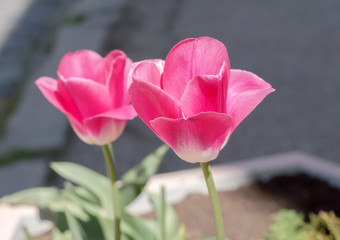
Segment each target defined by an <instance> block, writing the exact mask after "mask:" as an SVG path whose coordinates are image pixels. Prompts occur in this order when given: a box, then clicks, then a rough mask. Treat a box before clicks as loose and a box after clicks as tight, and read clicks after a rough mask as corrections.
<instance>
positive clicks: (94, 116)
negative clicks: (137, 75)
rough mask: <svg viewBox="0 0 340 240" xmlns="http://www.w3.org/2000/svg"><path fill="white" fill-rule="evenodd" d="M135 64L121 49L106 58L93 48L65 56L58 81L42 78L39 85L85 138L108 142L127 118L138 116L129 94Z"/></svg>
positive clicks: (101, 142)
mask: <svg viewBox="0 0 340 240" xmlns="http://www.w3.org/2000/svg"><path fill="white" fill-rule="evenodd" d="M131 64H132V62H131V60H130V59H129V58H127V56H126V55H125V54H124V53H123V52H122V51H119V50H114V51H111V52H110V53H109V54H108V55H107V56H106V57H105V58H103V57H101V56H100V55H99V54H97V53H96V52H93V51H90V50H79V51H77V52H75V53H72V52H71V53H67V54H66V55H65V56H64V57H63V58H62V59H61V61H60V64H59V69H58V72H57V73H58V81H57V80H55V79H53V78H50V77H41V78H39V79H38V80H37V81H36V84H37V86H38V87H39V89H40V90H41V92H42V93H43V95H44V96H45V97H46V98H47V99H48V100H49V101H50V102H51V103H52V104H53V105H54V106H55V107H56V108H58V109H59V110H60V111H61V112H62V113H64V114H65V115H66V117H67V118H68V120H69V122H70V124H71V126H72V128H73V130H74V131H75V133H76V134H77V135H78V137H79V138H80V139H81V140H83V141H84V142H86V143H88V144H96V145H105V144H108V143H110V142H111V141H114V140H116V139H117V138H118V137H119V136H120V135H121V133H122V132H123V130H124V127H125V125H126V121H127V120H130V119H133V118H134V117H135V116H136V112H135V111H134V109H133V107H132V105H131V104H130V100H129V97H128V93H127V81H126V80H127V74H128V71H129V70H130V68H131Z"/></svg>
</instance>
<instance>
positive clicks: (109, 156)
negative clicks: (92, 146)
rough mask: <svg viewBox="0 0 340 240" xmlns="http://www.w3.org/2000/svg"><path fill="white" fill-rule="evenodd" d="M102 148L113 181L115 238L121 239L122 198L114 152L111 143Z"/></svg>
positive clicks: (116, 239)
mask: <svg viewBox="0 0 340 240" xmlns="http://www.w3.org/2000/svg"><path fill="white" fill-rule="evenodd" d="M102 150H103V154H104V157H105V161H106V167H107V172H108V175H109V177H110V179H111V182H112V194H113V210H114V218H115V240H120V203H119V201H120V200H119V191H118V185H117V177H116V171H115V165H114V154H113V149H112V147H111V144H106V145H103V146H102Z"/></svg>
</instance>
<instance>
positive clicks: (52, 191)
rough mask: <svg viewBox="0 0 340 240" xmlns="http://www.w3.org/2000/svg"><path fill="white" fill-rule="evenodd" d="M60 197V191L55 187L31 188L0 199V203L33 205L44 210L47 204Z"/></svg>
mask: <svg viewBox="0 0 340 240" xmlns="http://www.w3.org/2000/svg"><path fill="white" fill-rule="evenodd" d="M59 197H60V190H59V189H58V188H55V187H41V188H31V189H27V190H23V191H19V192H17V193H14V194H12V195H8V196H4V197H3V198H1V200H0V202H1V203H8V204H28V205H35V206H38V207H39V208H41V209H46V208H47V206H48V204H49V203H50V202H52V201H55V200H57V199H58V198H59Z"/></svg>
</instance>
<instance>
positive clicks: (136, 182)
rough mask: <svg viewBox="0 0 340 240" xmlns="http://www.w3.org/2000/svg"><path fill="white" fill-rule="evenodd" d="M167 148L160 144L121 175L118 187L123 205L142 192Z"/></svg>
mask: <svg viewBox="0 0 340 240" xmlns="http://www.w3.org/2000/svg"><path fill="white" fill-rule="evenodd" d="M168 150H169V147H168V146H167V145H162V146H160V147H159V148H157V149H156V150H155V151H154V152H153V153H151V154H149V155H148V156H146V157H145V158H144V159H143V161H142V162H141V163H140V164H139V165H137V166H136V167H134V168H132V169H130V170H129V171H127V172H126V173H125V174H124V175H123V177H122V182H123V186H122V187H121V188H120V197H121V199H122V200H121V203H122V205H123V207H124V206H126V205H128V204H129V203H130V202H132V201H133V200H134V199H135V198H136V197H137V196H138V195H139V194H140V193H141V192H142V190H143V188H144V186H145V184H146V183H147V181H148V180H149V178H150V177H151V176H153V175H154V174H155V173H156V172H157V170H158V168H159V166H160V164H161V162H162V160H163V157H164V155H165V154H166V153H167V151H168Z"/></svg>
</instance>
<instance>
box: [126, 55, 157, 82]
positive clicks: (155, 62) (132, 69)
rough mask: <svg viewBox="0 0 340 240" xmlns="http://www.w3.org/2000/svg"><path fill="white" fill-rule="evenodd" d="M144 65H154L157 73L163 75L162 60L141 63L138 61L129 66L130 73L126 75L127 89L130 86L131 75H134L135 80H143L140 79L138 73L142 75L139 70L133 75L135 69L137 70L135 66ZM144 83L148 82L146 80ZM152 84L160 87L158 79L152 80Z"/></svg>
mask: <svg viewBox="0 0 340 240" xmlns="http://www.w3.org/2000/svg"><path fill="white" fill-rule="evenodd" d="M144 63H148V64H153V65H155V67H157V69H158V71H159V75H162V74H163V69H164V60H162V59H146V60H143V61H139V62H134V63H133V64H132V66H131V69H130V72H129V74H128V80H127V81H128V84H127V85H128V88H129V87H130V86H131V84H132V82H133V79H132V75H133V74H135V75H134V77H135V78H137V79H143V77H140V76H139V75H140V73H142V71H141V69H140V70H138V73H135V69H136V68H137V66H139V65H140V64H144ZM145 80H146V81H148V79H145ZM152 82H153V83H155V85H157V86H160V79H158V80H155V79H154V80H152Z"/></svg>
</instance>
